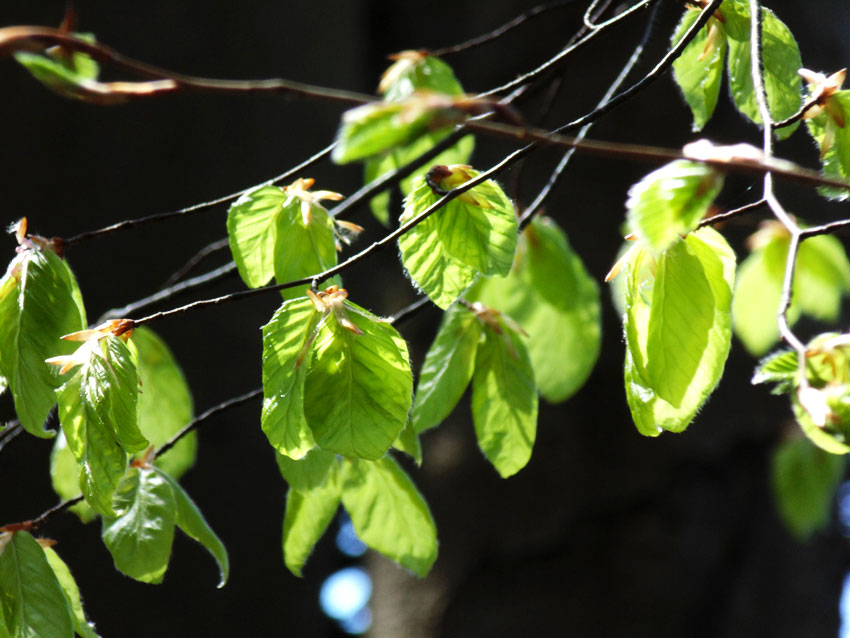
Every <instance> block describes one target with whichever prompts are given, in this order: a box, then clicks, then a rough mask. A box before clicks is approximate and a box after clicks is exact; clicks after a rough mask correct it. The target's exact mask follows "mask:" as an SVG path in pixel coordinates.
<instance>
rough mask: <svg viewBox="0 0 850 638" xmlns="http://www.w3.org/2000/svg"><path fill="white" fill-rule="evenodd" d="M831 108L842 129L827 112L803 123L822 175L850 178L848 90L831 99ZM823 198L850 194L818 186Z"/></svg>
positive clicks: (849, 193) (843, 190) (844, 196)
mask: <svg viewBox="0 0 850 638" xmlns="http://www.w3.org/2000/svg"><path fill="white" fill-rule="evenodd" d="M829 102H830V107H831V109H833V110H835V111H837V112H838V113H839V115H838V117H839V119H843V120H844V122H845V125H844V126H839V125H838V124H837V123H836V121H835V119H833V117H832V115H831V114H830V112H829V111H826V110H824V112H822V113H820V114H819V115H817V116H816V117H812V118H810V119H807V120H806V126H808V129H809V133H810V134H811V136H812V137H813V138H814V140H815V142H816V143H817V145H818V148H819V149H820V152H821V163H822V166H823V173H824V174H825V175H832V176H837V177H843V178H845V179H848V178H850V127H848V126H847V125H846V123H847V122H850V91H837V92H835V93H834V94H833V95H832V96H831V97H830V98H829ZM818 190H819V192H820V193H821V194H822V195H825V196H827V197H829V198H831V199H836V200H839V201H843V200H846V199H847V198H848V197H850V191H848V190H846V189H843V188H842V189H838V188H829V187H821V188H820V189H818Z"/></svg>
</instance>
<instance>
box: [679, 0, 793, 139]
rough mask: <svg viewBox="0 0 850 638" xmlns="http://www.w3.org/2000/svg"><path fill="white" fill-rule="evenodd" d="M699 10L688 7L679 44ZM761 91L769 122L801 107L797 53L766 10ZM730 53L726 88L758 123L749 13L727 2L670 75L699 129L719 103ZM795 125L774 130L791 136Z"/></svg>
mask: <svg viewBox="0 0 850 638" xmlns="http://www.w3.org/2000/svg"><path fill="white" fill-rule="evenodd" d="M698 17H699V11H697V10H696V9H694V8H689V9H688V10H687V11H686V12H685V14H684V16H683V17H682V20H681V22H680V23H679V26H678V27H677V28H676V31H675V32H674V34H673V38H672V42H673V43H674V44H675V43H677V42H679V41H680V40H681V38H682V36H683V35H684V34H685V32H686V31H687V30H688V29H689V28H690V27H691V25H693V24H694V22H696V20H697V18H698ZM762 49H763V62H764V71H763V78H764V87H765V91H766V93H767V102H768V107H769V109H770V114H771V118H772V119H773V120H774V121H775V122H778V121H781V120H784V119H786V118H788V117H790V116H792V115H794V114H795V113H796V112H797V111H798V110H799V108H800V103H801V96H800V86H801V80H800V76H799V75H798V74H797V71H798V70H799V69H800V67H801V66H802V61H801V58H800V49H799V47H798V46H797V42H796V40H795V39H794V36H793V35H792V34H791V31H790V30H789V29H788V27H787V26H785V24H784V23H783V22H782V21H781V20H780V19H779V18H777V17H776V15H775V14H774V13H773V12H772V11H771V10H770V9H766V8H763V9H762ZM727 52H728V65H727V68H728V76H729V90H730V93H731V94H732V99H733V101H734V102H735V106H736V107H737V108H738V110H739V111H741V113H742V114H744V115H745V116H746V117H748V118H749V119H750V120H752V121H753V122H755V123H756V124H761V115H760V114H759V109H758V103H757V100H756V93H755V88H754V86H753V78H752V73H751V58H750V10H749V3H748V2H746V0H725V2H723V4H722V5H721V6H720V8H719V9H718V10H717V11H716V12H715V13H714V15H713V16H712V17H711V18H709V21H708V23H707V24H706V25H705V26H703V27H702V29H700V31H699V33H698V34H697V36H696V37H695V38H694V39H693V40H692V41H691V42H690V43H689V44H688V46H687V47H685V49H684V51H683V52H682V55H680V56H679V58H678V59H677V60H676V61H675V62H674V63H673V72H674V77H675V79H676V82H677V84H678V85H679V88H680V89H681V90H682V94H683V95H684V97H685V101H686V102H687V103H688V105H689V106H690V108H691V112H692V114H693V117H694V130H695V131H699V130H701V129H702V127H703V126H705V124H706V122H708V120H709V119H710V118H711V115H712V113H713V112H714V108H715V106H716V105H717V97H718V95H719V93H720V85H721V82H722V79H723V60H724V58H726V57H727ZM798 125H799V123H795V124H792V125H791V126H787V127H785V128H783V129H780V130H777V132H776V134H777V136H778V137H780V138H781V139H785V138H786V137H788V136H789V135H791V134H792V133H793V132H794V131H795V130H796V128H797V126H798Z"/></svg>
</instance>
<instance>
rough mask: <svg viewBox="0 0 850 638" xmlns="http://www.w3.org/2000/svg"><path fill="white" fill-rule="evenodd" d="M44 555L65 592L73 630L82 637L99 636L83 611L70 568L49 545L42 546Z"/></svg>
mask: <svg viewBox="0 0 850 638" xmlns="http://www.w3.org/2000/svg"><path fill="white" fill-rule="evenodd" d="M43 550H44V556H45V557H46V558H47V562H48V563H49V564H50V568H51V569H52V570H53V573H54V574H55V575H56V580H58V581H59V585H60V586H61V587H62V590H63V591H64V592H65V599H66V600H67V602H68V606H69V608H70V609H71V614H72V615H73V618H74V631H75V632H76V633H77V635H79V636H82V638H99V636H98V634H97V632H96V631H95V629H94V624H93V623H91V622H90V621H89V620H88V618H86V613H85V611H83V601H82V599H81V598H80V590H79V588H78V587H77V582H76V581H75V580H74V577H73V576H72V575H71V570H70V569H68V566H67V565H66V564H65V561H63V560H62V559H61V558H59V555H58V554H57V553H56V552H54V551H53V548H51V547H44V548H43Z"/></svg>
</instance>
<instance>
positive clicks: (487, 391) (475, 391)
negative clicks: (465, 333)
mask: <svg viewBox="0 0 850 638" xmlns="http://www.w3.org/2000/svg"><path fill="white" fill-rule="evenodd" d="M492 313H493V311H491V316H490V320H489V321H487V320H485V322H484V323H485V326H484V340H483V342H482V343H481V344H479V346H478V351H477V353H476V356H475V373H474V374H473V375H472V421H473V423H474V425H475V435H476V437H477V438H478V446H479V447H480V448H481V451H482V452H484V455H485V456H486V457H487V458H488V459H489V460H490V462H491V463H492V464H493V466H494V467H495V468H496V470H497V471H498V472H499V474H500V475H501V476H502V478H507V477H509V476H512V475H513V474H516V473H517V472H519V471H520V470H521V469H522V468H523V467H525V465H526V464H527V463H528V461H529V459H530V458H531V451H532V448H533V447H534V439H535V436H536V434H537V387H536V386H535V384H534V371H533V370H532V368H531V360H530V359H529V357H528V350H527V349H526V347H525V343H523V341H522V338H521V337H520V335H519V333H518V332H516V331H515V330H514V329H513V328H512V327H511V326H510V325H508V323H507V322H506V321H504V320H503V319H501V318H500V317H498V316H497V314H492Z"/></svg>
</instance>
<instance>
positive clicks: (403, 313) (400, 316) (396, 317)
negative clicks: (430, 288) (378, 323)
mask: <svg viewBox="0 0 850 638" xmlns="http://www.w3.org/2000/svg"><path fill="white" fill-rule="evenodd" d="M429 303H431V299H430V298H429V297H427V296H422V297H419V299H417V300H416V301H414V302H413V303H412V304H410V305H408V306H405V307H404V308H402V309H401V310H399V311H398V312H396V313H395V314H393V315H392V316H391V317H390V318H389V319H388V323H391V324H393V325H395V324H397V323H401V322H402V321H406V320H407V319H410V317H412V316H413V315H415V314H416V313H418V312H419V311H420V310H422V309H423V308H425V307H426V306H428V304H429Z"/></svg>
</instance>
